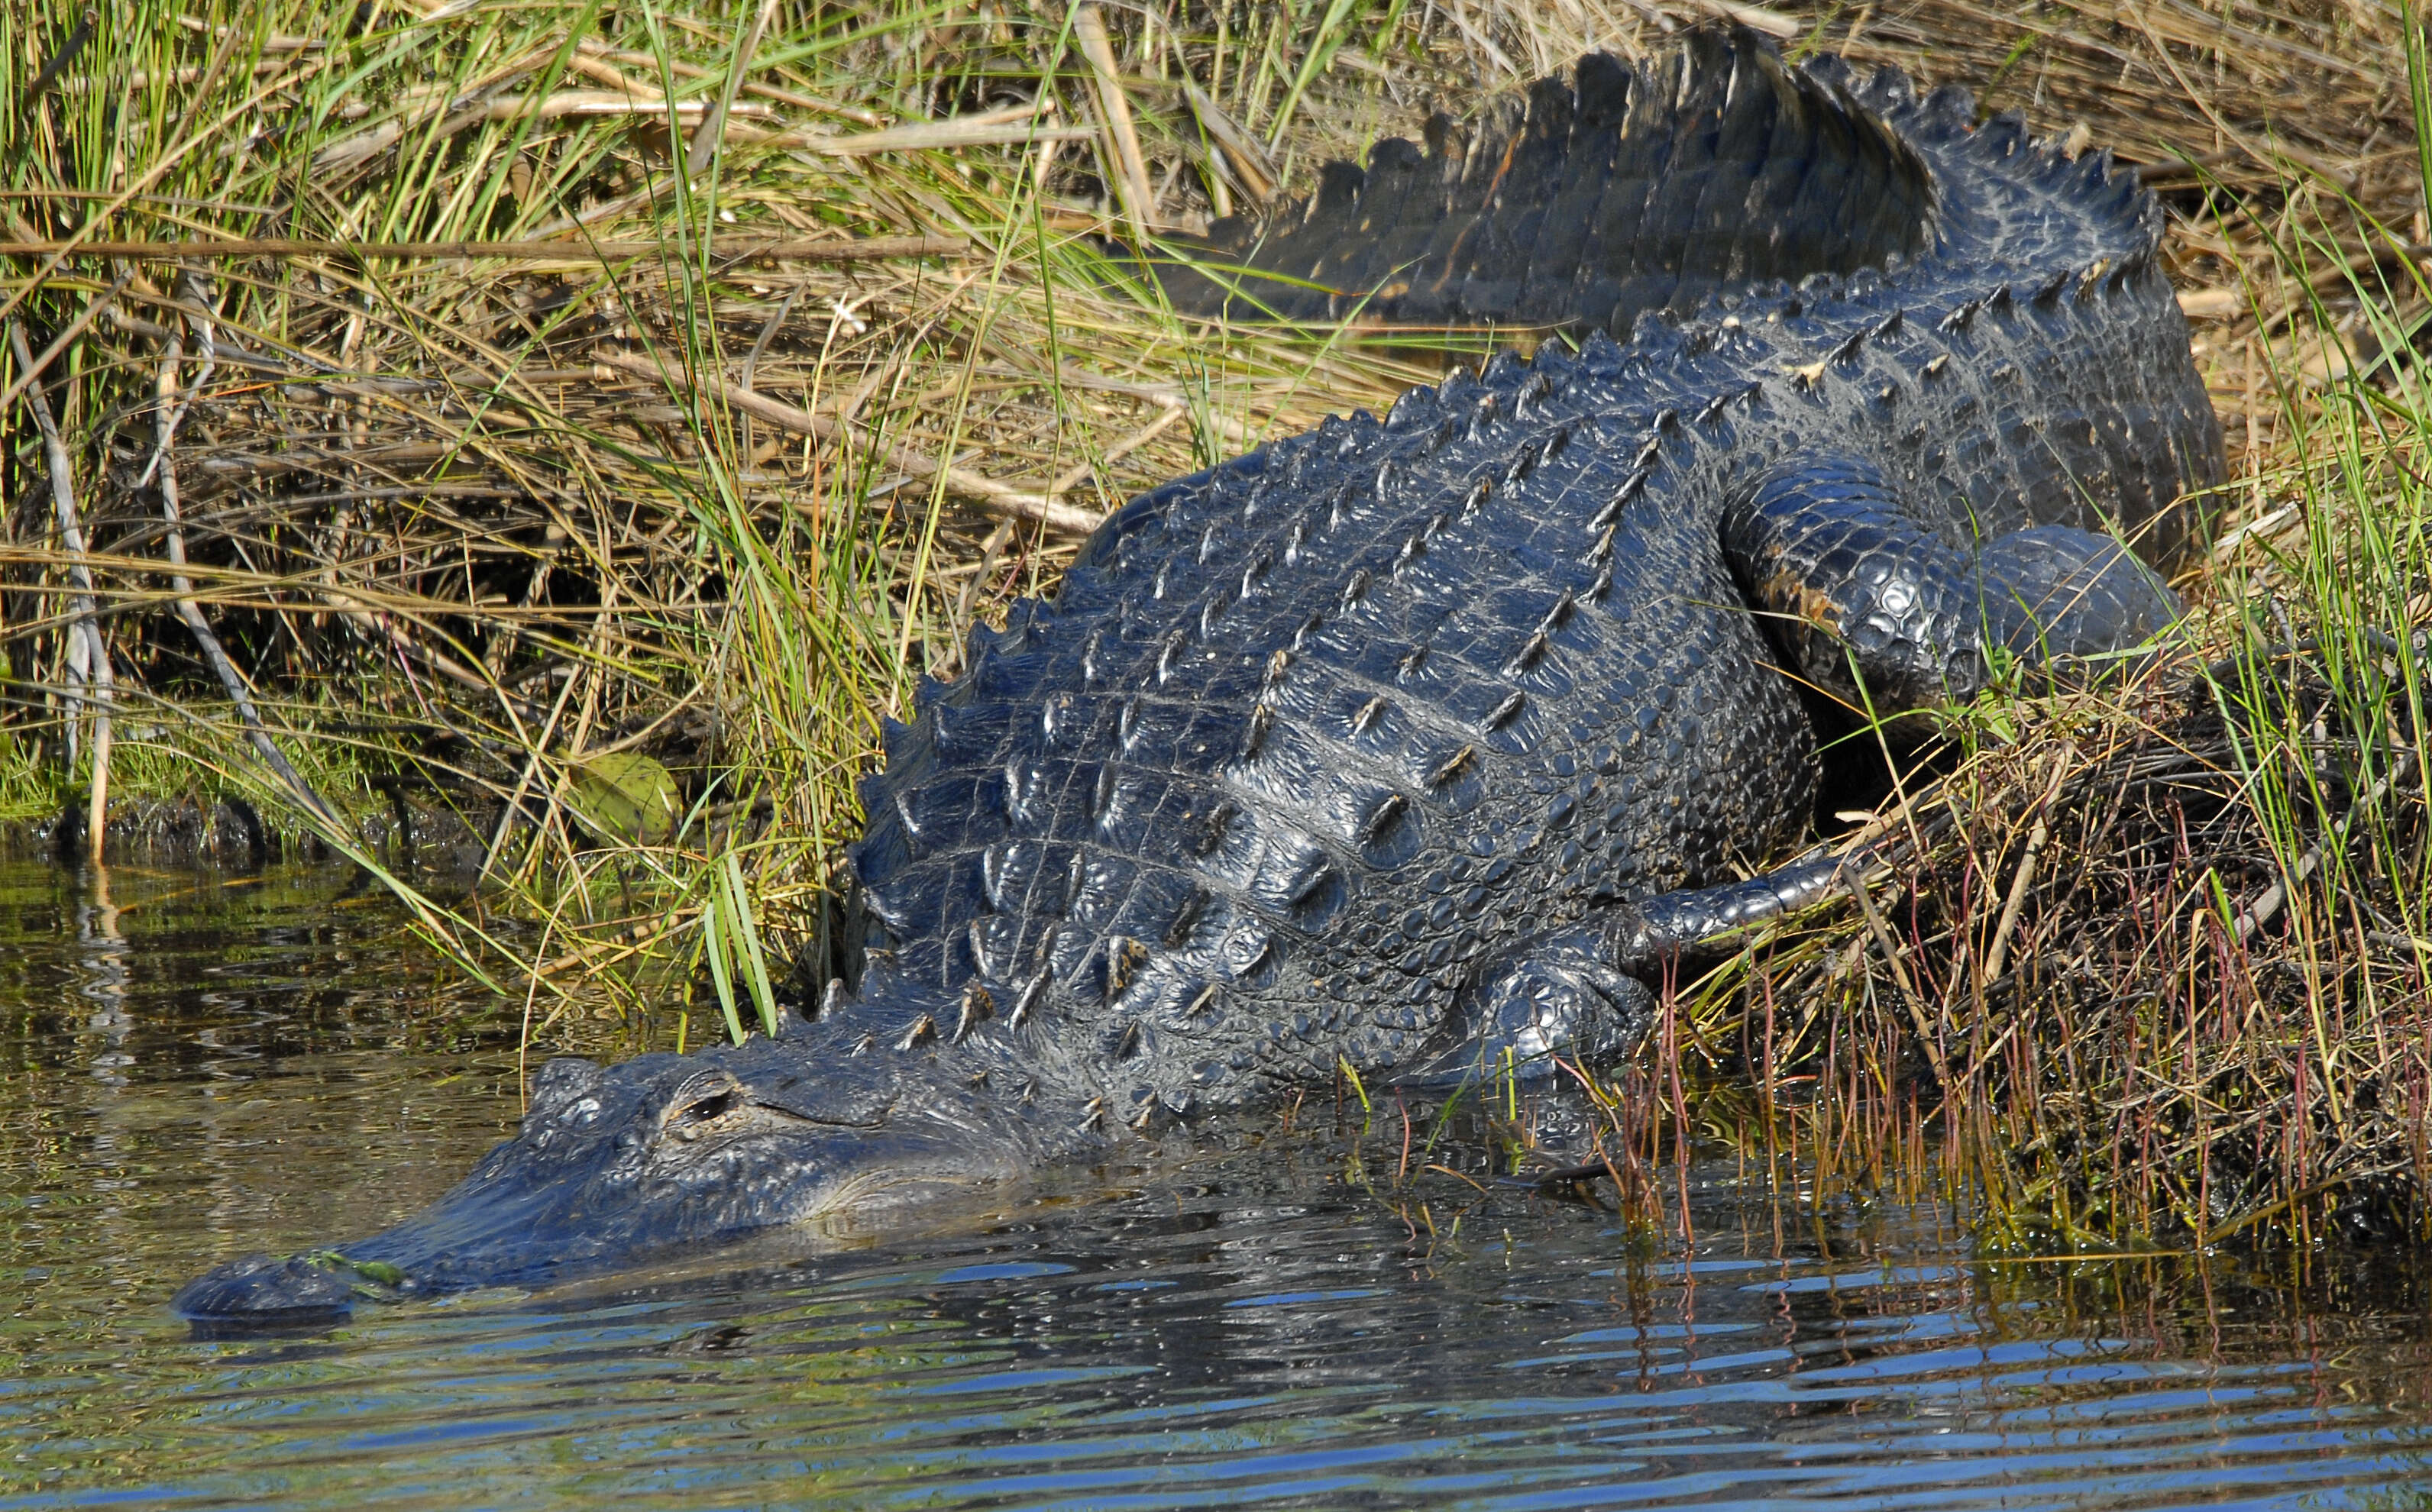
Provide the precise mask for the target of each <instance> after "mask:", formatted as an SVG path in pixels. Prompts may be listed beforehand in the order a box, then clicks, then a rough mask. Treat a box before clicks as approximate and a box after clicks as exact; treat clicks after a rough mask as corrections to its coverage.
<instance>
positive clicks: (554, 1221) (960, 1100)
mask: <svg viewBox="0 0 2432 1512" xmlns="http://www.w3.org/2000/svg"><path fill="white" fill-rule="evenodd" d="M864 1064H868V1065H870V1074H869V1075H866V1076H856V1075H853V1074H850V1070H851V1068H853V1063H852V1062H850V1061H848V1062H845V1063H842V1064H841V1065H839V1064H835V1063H831V1062H829V1061H827V1059H826V1058H825V1057H824V1056H821V1055H818V1054H814V1053H812V1051H811V1050H809V1048H808V1047H806V1046H804V1045H802V1044H800V1043H795V1042H789V1041H787V1040H784V1039H776V1040H771V1039H762V1038H754V1039H752V1040H751V1041H748V1042H747V1043H745V1044H743V1045H740V1046H728V1047H721V1048H719V1049H717V1050H710V1051H706V1052H704V1053H701V1054H696V1055H666V1054H654V1055H645V1056H642V1057H640V1058H639V1059H636V1060H633V1061H629V1062H626V1063H625V1064H623V1065H621V1066H617V1067H613V1068H602V1067H600V1066H597V1065H595V1064H593V1063H591V1062H589V1061H583V1060H572V1059H566V1060H554V1061H551V1062H549V1065H548V1066H546V1067H543V1068H542V1070H541V1073H540V1075H539V1077H538V1078H537V1079H536V1082H535V1084H534V1086H533V1090H532V1104H531V1108H530V1111H528V1112H527V1113H526V1114H525V1116H524V1119H523V1123H522V1126H521V1128H520V1130H519V1131H518V1133H517V1134H515V1137H514V1138H512V1139H510V1140H508V1141H506V1142H505V1143H503V1144H500V1145H499V1146H498V1147H497V1148H496V1149H494V1150H492V1151H490V1153H489V1154H488V1155H487V1156H486V1157H484V1158H483V1159H482V1160H481V1164H480V1165H478V1166H477V1167H475V1168H474V1169H473V1172H472V1174H471V1175H469V1176H467V1177H466V1178H465V1179H464V1181H463V1182H461V1183H459V1184H457V1186H456V1188H455V1189H454V1190H453V1191H451V1192H449V1193H448V1194H447V1195H446V1196H445V1197H442V1198H441V1199H439V1201H436V1202H433V1203H432V1204H431V1206H430V1207H428V1208H425V1209H424V1210H423V1211H422V1212H420V1213H418V1214H416V1215H414V1217H413V1218H408V1219H406V1220H405V1221H404V1222H402V1223H399V1224H397V1226H396V1227H394V1228H391V1229H386V1230H383V1231H382V1232H380V1233H379V1234H375V1235H371V1236H370V1237H368V1238H364V1239H360V1240H357V1241H355V1242H353V1243H342V1244H338V1245H335V1246H333V1247H330V1248H329V1249H325V1250H319V1251H313V1252H306V1253H303V1254H298V1255H293V1256H288V1257H274V1256H270V1255H266V1254H255V1255H249V1256H247V1257H245V1259H242V1260H238V1261H234V1262H232V1263H230V1264H228V1265H224V1266H221V1267H219V1268H216V1269H214V1270H212V1271H211V1272H209V1273H208V1274H206V1275H203V1276H201V1277H199V1278H197V1279H196V1280H194V1281H193V1282H191V1283H189V1284H188V1285H186V1287H185V1288H184V1289H183V1290H181V1291H180V1292H178V1294H177V1299H176V1302H175V1306H176V1307H177V1310H178V1311H179V1312H181V1313H182V1314H184V1315H185V1316H186V1317H187V1318H188V1319H192V1320H194V1321H195V1322H196V1323H197V1324H200V1325H208V1326H211V1327H214V1328H228V1327H239V1328H242V1327H247V1326H264V1327H276V1326H282V1325H295V1324H307V1323H313V1322H321V1321H328V1320H330V1319H336V1318H341V1317H344V1316H346V1313H348V1312H349V1311H350V1310H351V1309H352V1307H353V1306H354V1304H355V1302H357V1301H358V1300H360V1299H363V1298H366V1297H370V1298H381V1299H402V1298H409V1297H421V1296H431V1295H435V1294H438V1293H442V1292H448V1291H456V1290H462V1289H465V1288H468V1287H474V1286H484V1285H540V1284H546V1283H549V1282H553V1281H558V1280H563V1279H567V1278H570V1277H573V1276H577V1275H581V1274H583V1273H586V1272H596V1271H601V1270H608V1269H614V1268H621V1267H625V1266H630V1265H633V1264H635V1263H637V1262H639V1261H641V1260H645V1259H648V1258H650V1256H652V1255H654V1254H659V1253H662V1252H669V1251H673V1250H677V1249H680V1248H684V1247H687V1246H701V1245H704V1244H711V1243H716V1242H719V1241H722V1240H727V1239H732V1238H735V1237H739V1236H741V1235H746V1234H750V1233H753V1232H758V1231H765V1230H768V1229H772V1228H779V1227H784V1226H788V1225H800V1224H807V1223H815V1222H817V1221H819V1219H820V1218H822V1217H823V1216H824V1215H828V1214H834V1213H840V1212H843V1211H846V1210H848V1209H849V1210H851V1211H852V1212H853V1213H854V1214H856V1215H859V1214H864V1213H868V1212H870V1211H872V1210H873V1209H881V1208H884V1207H886V1206H887V1205H889V1204H890V1203H894V1202H901V1201H912V1200H915V1199H916V1198H918V1197H919V1196H920V1195H921V1194H922V1193H924V1192H928V1193H935V1192H936V1191H937V1189H938V1188H940V1187H941V1186H949V1185H962V1184H971V1183H974V1182H978V1181H985V1180H988V1179H990V1178H994V1177H998V1176H1002V1175H1005V1174H1009V1173H1012V1172H1014V1171H1016V1170H1018V1169H1020V1168H1021V1167H1022V1165H1023V1164H1024V1163H1026V1161H1027V1160H1028V1159H1029V1158H1033V1157H1032V1156H1031V1155H1030V1153H1029V1152H1028V1151H1026V1150H1024V1148H1023V1147H1022V1143H1021V1140H1022V1135H1021V1134H1020V1133H1019V1132H1018V1131H1017V1130H1014V1129H1012V1128H1009V1127H1008V1126H1007V1125H1006V1124H1005V1122H1004V1121H1003V1120H1001V1119H996V1118H990V1117H988V1116H987V1115H986V1114H985V1112H984V1111H983V1110H982V1108H981V1106H980V1105H979V1104H978V1103H977V1102H976V1101H975V1100H972V1099H971V1098H970V1097H969V1096H967V1095H958V1094H957V1092H956V1090H955V1089H953V1088H951V1087H948V1086H946V1085H944V1084H941V1083H940V1081H939V1079H936V1078H933V1077H929V1076H925V1075H921V1074H920V1073H919V1072H918V1071H917V1070H916V1069H915V1068H913V1067H907V1066H905V1065H904V1064H903V1063H901V1062H896V1063H895V1064H892V1065H889V1064H887V1062H885V1061H877V1060H873V1061H872V1062H870V1063H864Z"/></svg>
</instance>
